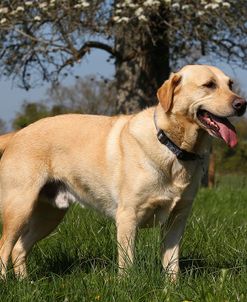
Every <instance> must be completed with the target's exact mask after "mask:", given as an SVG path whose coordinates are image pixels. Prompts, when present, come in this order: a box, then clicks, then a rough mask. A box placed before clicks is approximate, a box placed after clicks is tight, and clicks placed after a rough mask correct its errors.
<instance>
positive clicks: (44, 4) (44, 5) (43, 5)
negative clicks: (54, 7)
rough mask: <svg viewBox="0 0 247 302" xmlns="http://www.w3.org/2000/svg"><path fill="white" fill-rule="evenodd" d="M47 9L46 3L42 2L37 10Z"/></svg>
mask: <svg viewBox="0 0 247 302" xmlns="http://www.w3.org/2000/svg"><path fill="white" fill-rule="evenodd" d="M45 7H47V3H46V2H42V3H40V4H39V8H45Z"/></svg>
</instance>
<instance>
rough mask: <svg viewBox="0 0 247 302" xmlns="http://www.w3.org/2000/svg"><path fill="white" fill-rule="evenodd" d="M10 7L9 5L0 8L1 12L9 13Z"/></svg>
mask: <svg viewBox="0 0 247 302" xmlns="http://www.w3.org/2000/svg"><path fill="white" fill-rule="evenodd" d="M8 11H9V9H8V8H7V7H2V8H0V14H7V13H8Z"/></svg>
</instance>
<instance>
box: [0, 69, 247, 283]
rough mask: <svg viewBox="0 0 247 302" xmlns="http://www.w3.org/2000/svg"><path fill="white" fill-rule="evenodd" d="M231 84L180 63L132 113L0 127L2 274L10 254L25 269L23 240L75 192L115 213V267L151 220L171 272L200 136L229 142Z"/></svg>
mask: <svg viewBox="0 0 247 302" xmlns="http://www.w3.org/2000/svg"><path fill="white" fill-rule="evenodd" d="M231 84H232V82H231V80H230V78H229V77H228V76H226V75H225V74H224V73H223V72H222V71H220V70H219V69H217V68H215V67H212V66H205V65H190V66H185V67H184V68H182V69H181V70H180V71H179V72H177V73H175V74H171V76H170V78H169V79H168V80H167V81H166V82H165V83H164V84H163V85H162V87H161V88H160V89H159V90H158V93H157V96H158V99H159V104H158V105H157V106H155V107H152V108H148V109H146V110H144V111H142V112H140V113H138V114H133V115H127V116H123V115H120V116H114V117H106V116H93V115H92V116H91V115H80V114H67V115H60V116H56V117H51V118H45V119H42V120H40V121H38V122H36V123H33V124H31V125H30V126H28V127H26V128H24V129H22V130H20V131H19V132H17V133H10V134H7V135H4V136H1V137H0V149H1V150H2V152H3V156H2V159H1V164H0V186H1V210H2V221H3V233H2V238H1V241H0V258H1V273H2V276H5V274H6V267H7V263H8V259H9V256H10V255H12V262H13V265H14V270H15V273H16V275H17V276H18V277H25V276H26V274H27V272H26V264H25V261H26V257H27V254H28V252H29V251H30V249H31V248H32V246H33V245H34V244H35V243H36V242H37V241H38V240H40V239H42V238H44V237H45V236H47V235H48V234H49V233H50V232H52V231H53V230H54V229H55V227H56V226H57V225H58V224H59V222H60V221H61V220H62V218H63V217H64V215H65V213H66V210H67V209H68V207H69V205H70V204H71V203H73V202H75V201H78V202H79V203H80V204H82V205H85V206H89V207H92V208H95V209H97V210H99V211H100V212H103V213H105V214H106V215H108V216H110V217H111V218H113V219H114V220H115V221H116V226H117V240H118V243H119V252H118V255H119V268H120V269H124V268H126V266H128V264H129V263H131V262H132V261H133V255H134V241H135V235H136V230H137V228H139V227H142V226H146V225H153V224H154V223H155V222H156V223H158V224H160V225H161V227H162V234H163V235H162V240H161V242H162V248H161V258H162V264H163V267H164V268H165V269H166V270H167V271H168V272H169V273H170V274H171V277H172V278H173V279H175V278H176V276H177V273H178V270H179V265H178V259H179V243H180V240H181V238H182V235H183V232H184V228H185V223H186V219H187V216H188V214H189V212H190V209H191V205H192V201H193V199H194V197H195V194H196V191H197V189H198V185H199V182H200V176H201V174H202V170H203V162H204V161H205V160H206V157H207V154H208V151H209V142H208V137H209V135H212V136H215V137H219V138H221V139H223V140H224V141H225V142H226V144H227V145H229V146H230V147H234V146H235V145H236V144H237V136H236V132H235V129H234V127H233V126H232V125H231V124H230V122H229V121H228V120H227V117H231V116H240V115H242V114H244V112H245V109H246V101H245V100H244V99H242V98H241V97H239V96H238V95H236V94H235V93H234V92H233V91H232V89H231ZM208 134H209V135H208ZM168 218H169V219H168ZM88 223H89V222H88ZM99 236H101V235H99Z"/></svg>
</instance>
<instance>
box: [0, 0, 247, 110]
mask: <svg viewBox="0 0 247 302" xmlns="http://www.w3.org/2000/svg"><path fill="white" fill-rule="evenodd" d="M246 16H247V6H246V1H245V0H239V1H233V0H228V1H222V0H184V1H182V0H144V1H138V0H136V1H134V0H115V1H113V0H110V1H109V0H105V1H104V0H90V1H86V0H46V1H45V0H42V1H36V0H33V1H28V0H26V1H22V0H11V1H10V0H3V1H1V7H0V29H1V34H0V45H1V49H2V50H1V52H0V70H1V74H3V75H5V76H12V77H14V78H18V80H19V84H20V85H22V86H23V87H24V88H26V89H29V88H30V87H31V86H32V85H35V84H37V83H40V82H42V81H59V80H60V79H61V78H62V77H63V75H64V74H65V73H66V72H67V70H68V69H69V67H72V66H73V65H74V64H77V63H78V62H79V61H80V60H81V59H83V58H84V57H85V56H86V55H87V54H89V53H90V51H91V50H92V49H93V48H97V49H102V50H103V51H106V52H108V53H109V58H110V59H113V60H114V63H115V66H116V73H115V78H116V87H117V90H118V94H117V95H116V105H117V108H118V111H120V112H132V111H136V110H137V109H140V108H143V107H146V106H147V105H152V104H154V103H155V102H156V97H155V93H156V90H157V87H158V86H160V84H161V83H162V82H163V81H164V79H166V78H167V77H168V74H169V72H170V68H175V67H177V66H179V65H181V64H184V63H185V62H186V63H188V62H195V61H197V60H198V59H199V58H200V57H201V56H202V55H205V54H206V55H212V56H216V57H217V58H218V59H219V58H222V59H224V60H227V61H231V62H234V63H235V64H239V65H241V66H242V67H245V66H246V64H247V63H246V62H247V60H246V57H247V56H246V53H247V52H246V50H247V39H246V31H247V28H246Z"/></svg>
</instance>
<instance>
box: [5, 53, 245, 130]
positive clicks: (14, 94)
mask: <svg viewBox="0 0 247 302" xmlns="http://www.w3.org/2000/svg"><path fill="white" fill-rule="evenodd" d="M107 58H108V54H107V53H105V52H103V51H99V50H95V51H92V53H91V54H90V55H89V56H87V57H86V58H85V59H84V60H83V62H82V63H81V64H80V65H78V66H77V67H76V68H75V69H74V71H75V74H78V75H80V76H81V77H83V76H85V75H88V74H97V75H104V76H108V77H110V76H112V75H113V74H114V66H113V64H112V63H108V62H106V60H107ZM202 61H203V62H204V63H208V64H212V65H215V66H218V67H219V68H221V69H222V70H223V71H224V72H226V73H227V74H229V75H230V76H232V77H233V78H234V79H237V81H238V82H239V84H240V86H241V88H242V89H243V90H244V91H245V92H246V93H247V70H242V69H241V68H233V67H231V66H230V65H229V64H224V63H222V62H215V61H214V62H212V61H209V60H206V59H203V60H202ZM73 81H74V77H69V78H67V79H66V81H64V82H63V84H65V85H71V84H72V83H73ZM48 86H49V85H48V84H45V85H43V86H41V87H38V88H34V89H31V90H30V91H25V90H23V89H20V88H18V87H17V86H16V85H15V83H13V82H12V81H11V80H8V81H6V80H3V79H2V80H1V81H0V91H1V100H0V118H1V119H3V120H5V121H6V122H8V127H9V126H10V122H11V120H12V119H13V118H14V116H15V114H16V113H17V112H18V111H19V110H20V107H21V105H22V103H23V101H24V100H27V101H36V100H40V99H44V97H45V94H46V89H47V88H48Z"/></svg>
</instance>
